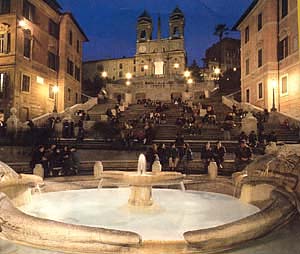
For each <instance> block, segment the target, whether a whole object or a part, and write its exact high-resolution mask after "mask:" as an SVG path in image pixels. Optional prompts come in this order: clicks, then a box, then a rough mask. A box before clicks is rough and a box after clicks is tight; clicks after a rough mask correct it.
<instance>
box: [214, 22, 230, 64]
mask: <svg viewBox="0 0 300 254" xmlns="http://www.w3.org/2000/svg"><path fill="white" fill-rule="evenodd" d="M228 30H229V29H228V27H227V25H226V24H217V25H216V26H215V32H214V35H216V36H218V37H219V68H221V64H222V44H221V41H222V40H223V36H224V35H225V34H227V31H228Z"/></svg>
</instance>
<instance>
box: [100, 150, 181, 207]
mask: <svg viewBox="0 0 300 254" xmlns="http://www.w3.org/2000/svg"><path fill="white" fill-rule="evenodd" d="M146 165H147V164H146V157H145V155H144V154H140V156H139V158H138V166H137V172H122V171H102V172H101V174H100V176H99V177H100V182H101V185H103V180H106V181H108V182H110V183H117V184H123V185H124V184H125V185H128V186H129V187H130V196H129V200H128V204H129V205H131V206H140V207H147V206H152V205H153V200H152V187H153V186H158V185H179V184H181V182H182V181H183V179H184V175H182V174H181V173H178V172H155V173H154V172H148V173H147V172H146Z"/></svg>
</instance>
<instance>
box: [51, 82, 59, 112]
mask: <svg viewBox="0 0 300 254" xmlns="http://www.w3.org/2000/svg"><path fill="white" fill-rule="evenodd" d="M58 91H59V87H58V85H55V86H53V88H52V92H53V93H54V108H53V113H57V93H58Z"/></svg>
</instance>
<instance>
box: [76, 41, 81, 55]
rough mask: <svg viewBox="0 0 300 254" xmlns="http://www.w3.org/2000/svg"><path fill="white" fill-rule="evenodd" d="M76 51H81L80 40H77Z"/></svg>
mask: <svg viewBox="0 0 300 254" xmlns="http://www.w3.org/2000/svg"><path fill="white" fill-rule="evenodd" d="M76 51H77V53H79V52H80V41H79V40H77V43H76Z"/></svg>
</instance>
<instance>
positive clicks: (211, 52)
mask: <svg viewBox="0 0 300 254" xmlns="http://www.w3.org/2000/svg"><path fill="white" fill-rule="evenodd" d="M240 48H241V40H239V39H234V38H224V39H222V40H221V41H219V42H217V43H215V44H213V45H212V46H211V47H210V48H208V49H207V50H206V51H205V58H204V59H203V61H204V66H205V67H204V68H205V73H206V74H207V75H206V76H207V77H208V78H210V79H214V78H215V76H216V75H215V74H214V70H215V69H216V68H217V67H219V68H220V71H221V72H222V73H223V72H225V71H227V70H230V69H235V70H238V69H240V66H241V54H240Z"/></svg>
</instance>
